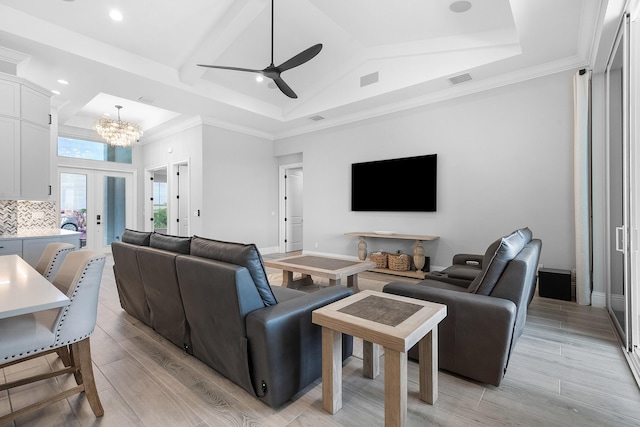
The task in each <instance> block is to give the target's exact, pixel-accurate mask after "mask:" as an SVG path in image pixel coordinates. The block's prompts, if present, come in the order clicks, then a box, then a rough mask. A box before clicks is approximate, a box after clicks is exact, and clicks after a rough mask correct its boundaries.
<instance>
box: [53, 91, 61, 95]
mask: <svg viewBox="0 0 640 427" xmlns="http://www.w3.org/2000/svg"><path fill="white" fill-rule="evenodd" d="M51 93H53V94H54V95H60V92H59V91H57V90H52V91H51Z"/></svg>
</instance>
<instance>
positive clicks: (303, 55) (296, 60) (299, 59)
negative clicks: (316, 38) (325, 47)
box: [277, 43, 322, 73]
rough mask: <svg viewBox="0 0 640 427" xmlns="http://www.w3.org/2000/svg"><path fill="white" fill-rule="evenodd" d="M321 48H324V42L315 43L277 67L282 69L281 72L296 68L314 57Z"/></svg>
mask: <svg viewBox="0 0 640 427" xmlns="http://www.w3.org/2000/svg"><path fill="white" fill-rule="evenodd" d="M321 50H322V43H318V44H316V45H313V46H311V47H310V48H309V49H306V50H303V51H302V52H300V53H299V54H297V55H296V56H294V57H293V58H291V59H289V60H288V61H285V62H283V63H282V64H280V65H278V67H277V68H278V70H280V72H281V73H282V72H284V71H287V70H290V69H292V68H295V67H297V66H299V65H302V64H304V63H305V62H307V61H309V60H311V59H313V57H314V56H316V55H317V54H319V53H320V51H321Z"/></svg>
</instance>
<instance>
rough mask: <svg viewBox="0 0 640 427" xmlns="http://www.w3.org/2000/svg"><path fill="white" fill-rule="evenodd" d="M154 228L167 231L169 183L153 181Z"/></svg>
mask: <svg viewBox="0 0 640 427" xmlns="http://www.w3.org/2000/svg"><path fill="white" fill-rule="evenodd" d="M153 228H154V230H158V231H160V232H165V233H166V231H167V183H166V182H156V181H154V182H153Z"/></svg>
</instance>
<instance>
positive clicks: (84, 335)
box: [0, 250, 105, 425]
mask: <svg viewBox="0 0 640 427" xmlns="http://www.w3.org/2000/svg"><path fill="white" fill-rule="evenodd" d="M104 263H105V256H104V255H101V254H97V253H95V252H93V251H89V250H80V251H73V252H71V253H69V254H68V255H67V256H66V258H65V260H64V262H63V263H62V266H61V267H60V270H59V271H58V274H57V275H56V277H55V279H54V284H55V286H56V287H58V289H60V290H62V291H63V292H65V293H66V294H67V296H68V297H69V300H70V303H69V305H67V306H65V307H62V308H59V309H51V310H44V311H39V312H35V313H29V314H23V315H20V316H14V317H8V318H5V319H0V368H5V367H7V366H9V365H13V364H16V363H20V362H23V361H25V360H29V359H33V358H36V357H40V356H43V355H45V354H48V353H52V352H55V351H57V349H59V348H61V347H65V346H69V347H70V349H71V352H70V359H71V360H70V366H68V367H64V368H62V369H59V370H57V371H53V372H48V373H44V374H39V375H34V376H32V377H28V378H23V379H19V380H15V381H11V382H8V383H5V384H0V391H3V390H8V389H11V388H14V387H18V386H21V385H24V384H30V383H32V382H36V381H40V380H44V379H48V378H53V377H56V376H58V375H62V374H68V373H72V374H74V377H75V381H76V384H77V386H75V387H72V388H70V389H67V390H64V391H62V392H60V393H58V394H56V395H54V396H51V397H49V398H46V399H43V400H42V401H40V402H36V403H34V404H31V405H29V406H26V407H24V408H21V409H18V410H14V411H12V412H11V413H9V414H7V415H4V416H1V417H0V425H4V424H5V423H8V422H10V421H13V420H14V419H16V418H18V417H21V416H23V415H26V414H30V413H32V412H34V411H37V410H38V409H40V408H43V407H45V406H47V405H50V404H52V403H55V402H57V401H59V400H62V399H66V398H68V397H70V396H72V395H74V394H77V393H81V392H83V391H84V392H85V395H86V396H87V400H88V402H89V405H90V406H91V409H92V410H93V413H94V415H95V416H96V417H101V416H102V415H104V410H103V408H102V404H101V402H100V398H99V396H98V391H97V389H96V385H95V381H94V377H93V367H92V365H91V348H90V345H89V337H90V335H91V333H92V332H93V330H94V328H95V325H96V318H97V311H98V293H99V291H100V280H101V278H102V270H103V269H104Z"/></svg>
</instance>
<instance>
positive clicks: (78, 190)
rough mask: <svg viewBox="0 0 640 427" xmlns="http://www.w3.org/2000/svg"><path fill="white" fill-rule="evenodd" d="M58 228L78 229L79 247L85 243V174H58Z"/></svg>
mask: <svg viewBox="0 0 640 427" xmlns="http://www.w3.org/2000/svg"><path fill="white" fill-rule="evenodd" d="M60 228H63V229H65V230H71V231H79V232H80V233H82V234H81V236H80V247H84V246H86V244H87V175H86V174H84V173H61V174H60Z"/></svg>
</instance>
